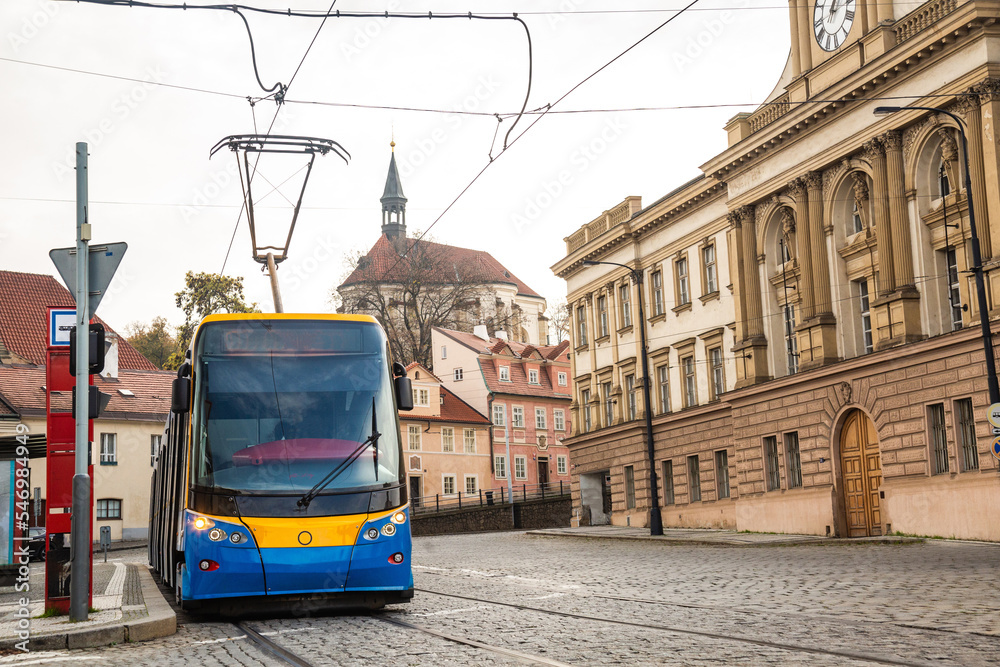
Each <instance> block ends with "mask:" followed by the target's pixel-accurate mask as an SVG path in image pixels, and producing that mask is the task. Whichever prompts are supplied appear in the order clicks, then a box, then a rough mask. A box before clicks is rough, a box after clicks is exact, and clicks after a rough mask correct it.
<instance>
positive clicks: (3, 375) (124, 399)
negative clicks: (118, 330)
mask: <svg viewBox="0 0 1000 667" xmlns="http://www.w3.org/2000/svg"><path fill="white" fill-rule="evenodd" d="M175 377H177V374H176V373H174V372H172V371H136V370H123V371H119V374H118V379H117V381H116V380H112V379H108V378H104V377H102V376H99V375H95V376H94V385H95V386H96V387H97V388H98V389H99V390H100V391H101V392H102V393H104V394H107V395H109V396H111V401H110V402H109V403H108V407H106V408H105V409H104V412H102V413H101V416H100V418H99V419H123V420H124V419H140V420H156V421H159V420H163V421H164V422H166V420H167V413H168V412H169V411H170V388H171V382H172V380H173V379H174V378H175ZM44 385H45V368H44V367H30V366H0V394H2V395H3V397H4V398H6V399H7V401H8V402H9V403H10V404H11V406H13V407H14V408H15V409H16V410H17V411H18V412H20V413H21V414H22V415H27V416H32V415H34V416H37V415H44V414H45V390H43V389H42V387H43V386H44ZM119 389H126V390H128V391H130V392H132V393H133V394H134V396H124V395H122V393H121V392H119V391H118V390H119ZM63 398H64V399H65V404H66V405H67V406H68V405H69V401H70V398H69V395H68V394H67V393H65V392H64V394H63V395H62V396H60V400H59V403H62V402H63Z"/></svg>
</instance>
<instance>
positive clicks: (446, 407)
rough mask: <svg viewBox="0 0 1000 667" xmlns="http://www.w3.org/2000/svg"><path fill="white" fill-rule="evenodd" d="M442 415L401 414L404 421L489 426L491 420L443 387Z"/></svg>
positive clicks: (400, 416)
mask: <svg viewBox="0 0 1000 667" xmlns="http://www.w3.org/2000/svg"><path fill="white" fill-rule="evenodd" d="M441 398H442V401H441V415H440V416H437V415H415V414H413V413H411V412H402V411H401V412H400V413H399V418H400V419H401V420H403V421H407V420H409V421H432V422H454V423H458V424H489V423H490V420H489V419H487V418H486V417H485V416H484V415H482V414H480V413H479V412H478V411H477V410H476V409H475V408H474V407H472V406H471V405H469V404H468V403H466V402H465V401H463V400H462V399H460V398H459V397H458V396H456V395H455V394H453V393H452V392H450V391H448V389H446V388H445V387H441Z"/></svg>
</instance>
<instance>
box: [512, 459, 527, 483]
mask: <svg viewBox="0 0 1000 667" xmlns="http://www.w3.org/2000/svg"><path fill="white" fill-rule="evenodd" d="M514 478H515V479H528V459H527V457H525V456H515V457H514Z"/></svg>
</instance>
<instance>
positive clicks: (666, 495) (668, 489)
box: [661, 461, 674, 505]
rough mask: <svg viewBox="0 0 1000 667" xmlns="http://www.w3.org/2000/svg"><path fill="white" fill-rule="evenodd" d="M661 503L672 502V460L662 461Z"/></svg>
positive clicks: (671, 503)
mask: <svg viewBox="0 0 1000 667" xmlns="http://www.w3.org/2000/svg"><path fill="white" fill-rule="evenodd" d="M661 481H662V482H663V504H664V505H673V504H674V462H673V461H664V462H663V479H662V480H661Z"/></svg>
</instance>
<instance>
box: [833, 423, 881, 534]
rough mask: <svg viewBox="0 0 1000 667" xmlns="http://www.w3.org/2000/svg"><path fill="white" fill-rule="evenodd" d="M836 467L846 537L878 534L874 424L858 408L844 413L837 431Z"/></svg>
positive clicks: (878, 477)
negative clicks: (846, 414) (837, 469)
mask: <svg viewBox="0 0 1000 667" xmlns="http://www.w3.org/2000/svg"><path fill="white" fill-rule="evenodd" d="M840 470H841V475H842V476H843V484H842V488H843V489H844V508H845V510H846V513H847V534H848V536H849V537H868V536H871V535H881V534H882V514H881V511H880V509H879V487H880V486H881V485H882V464H881V462H880V459H879V449H878V437H877V435H876V433H875V425H874V424H873V423H872V421H871V420H870V419H869V418H868V416H867V415H865V414H864V413H863V412H861V411H860V410H855V411H854V412H852V413H851V414H850V415H848V417H847V420H846V421H845V422H844V428H843V430H842V431H841V434H840Z"/></svg>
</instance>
